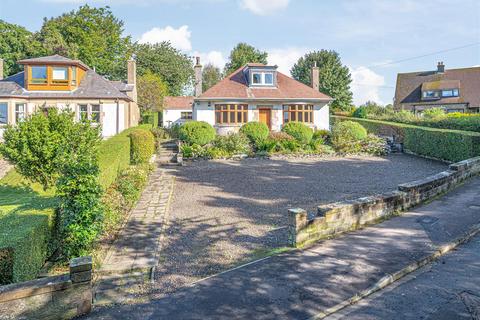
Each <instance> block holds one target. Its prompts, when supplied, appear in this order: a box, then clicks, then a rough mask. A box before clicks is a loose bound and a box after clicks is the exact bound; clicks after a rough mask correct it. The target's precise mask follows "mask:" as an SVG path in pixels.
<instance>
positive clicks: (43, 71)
mask: <svg viewBox="0 0 480 320" xmlns="http://www.w3.org/2000/svg"><path fill="white" fill-rule="evenodd" d="M30 82H31V83H34V84H43V83H47V67H46V66H32V79H31V81H30Z"/></svg>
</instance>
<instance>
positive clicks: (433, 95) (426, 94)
mask: <svg viewBox="0 0 480 320" xmlns="http://www.w3.org/2000/svg"><path fill="white" fill-rule="evenodd" d="M423 97H424V98H426V99H435V98H440V91H436V90H435V91H434V90H428V91H423Z"/></svg>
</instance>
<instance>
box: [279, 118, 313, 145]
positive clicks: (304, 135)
mask: <svg viewBox="0 0 480 320" xmlns="http://www.w3.org/2000/svg"><path fill="white" fill-rule="evenodd" d="M282 131H283V132H285V133H288V134H289V135H291V136H292V137H294V138H295V140H297V141H298V142H300V143H302V144H308V143H310V141H312V137H313V129H312V128H310V127H308V126H307V125H305V124H304V123H301V122H288V123H287V124H285V125H284V126H283V128H282Z"/></svg>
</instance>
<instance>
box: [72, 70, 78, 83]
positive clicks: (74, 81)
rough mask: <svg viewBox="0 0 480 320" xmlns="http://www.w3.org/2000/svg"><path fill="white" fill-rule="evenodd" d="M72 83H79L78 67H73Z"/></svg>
mask: <svg viewBox="0 0 480 320" xmlns="http://www.w3.org/2000/svg"><path fill="white" fill-rule="evenodd" d="M72 85H74V86H75V85H77V67H75V66H73V67H72Z"/></svg>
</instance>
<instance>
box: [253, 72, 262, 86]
mask: <svg viewBox="0 0 480 320" xmlns="http://www.w3.org/2000/svg"><path fill="white" fill-rule="evenodd" d="M252 83H253V84H262V74H261V73H259V72H253V73H252Z"/></svg>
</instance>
